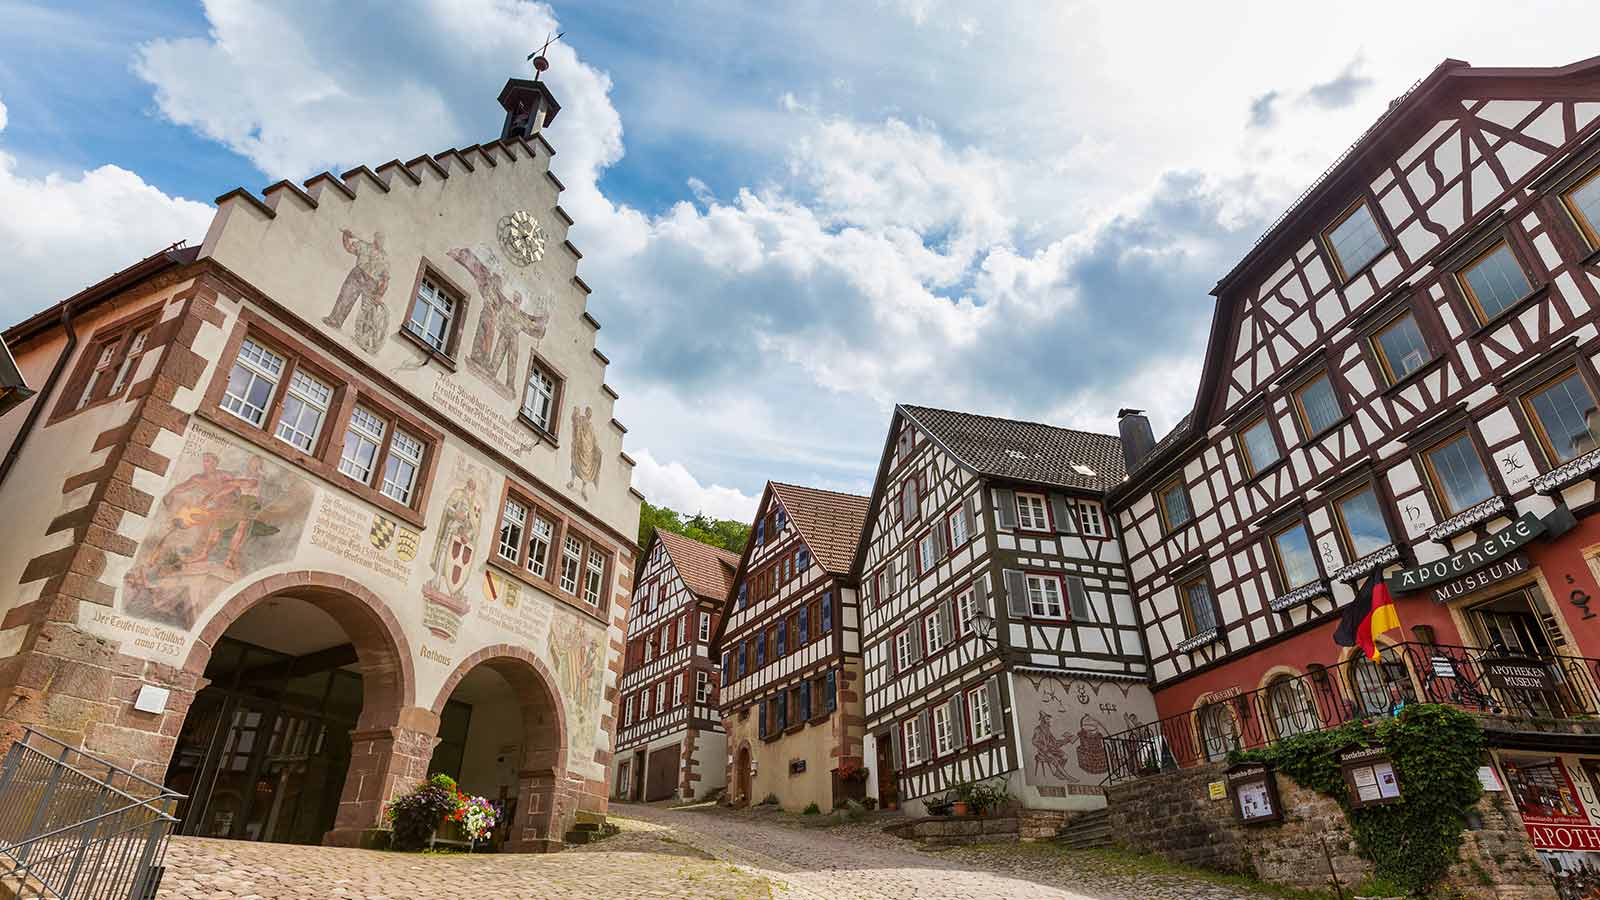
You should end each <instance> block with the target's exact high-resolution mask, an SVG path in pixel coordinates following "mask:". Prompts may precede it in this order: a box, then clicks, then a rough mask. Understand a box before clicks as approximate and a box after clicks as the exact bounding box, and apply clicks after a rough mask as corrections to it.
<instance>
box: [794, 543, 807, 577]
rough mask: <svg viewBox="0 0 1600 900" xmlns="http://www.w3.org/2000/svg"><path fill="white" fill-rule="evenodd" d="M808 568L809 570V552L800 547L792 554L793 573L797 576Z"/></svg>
mask: <svg viewBox="0 0 1600 900" xmlns="http://www.w3.org/2000/svg"><path fill="white" fill-rule="evenodd" d="M809 568H811V551H810V550H808V549H806V548H805V547H801V548H800V549H799V550H796V551H795V552H794V573H795V574H796V575H799V574H800V573H801V572H804V571H805V570H806V569H809Z"/></svg>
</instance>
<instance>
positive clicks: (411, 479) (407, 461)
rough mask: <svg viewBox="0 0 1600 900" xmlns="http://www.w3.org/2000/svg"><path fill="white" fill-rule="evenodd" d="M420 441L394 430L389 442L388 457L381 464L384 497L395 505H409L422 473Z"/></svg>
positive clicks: (397, 429)
mask: <svg viewBox="0 0 1600 900" xmlns="http://www.w3.org/2000/svg"><path fill="white" fill-rule="evenodd" d="M422 452H423V451H422V441H420V440H418V439H417V438H414V437H412V436H411V435H409V434H407V433H406V432H404V431H402V430H400V429H399V428H396V429H395V430H394V439H393V440H392V441H390V442H389V455H388V457H387V458H386V459H385V460H384V464H383V486H382V487H381V488H380V490H382V491H383V493H384V496H386V497H388V498H389V499H390V500H393V501H395V502H396V503H400V504H404V505H406V506H410V505H411V492H412V490H413V489H415V488H416V486H417V473H418V472H420V471H422Z"/></svg>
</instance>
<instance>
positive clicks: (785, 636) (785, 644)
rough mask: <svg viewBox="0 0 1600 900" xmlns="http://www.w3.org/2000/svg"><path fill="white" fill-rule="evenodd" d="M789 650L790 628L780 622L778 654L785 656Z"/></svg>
mask: <svg viewBox="0 0 1600 900" xmlns="http://www.w3.org/2000/svg"><path fill="white" fill-rule="evenodd" d="M788 652H789V629H787V628H785V627H783V623H781V622H780V623H778V655H779V656H784V655H786V654H787V653H788Z"/></svg>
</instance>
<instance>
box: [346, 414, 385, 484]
mask: <svg viewBox="0 0 1600 900" xmlns="http://www.w3.org/2000/svg"><path fill="white" fill-rule="evenodd" d="M387 432H388V423H387V422H385V421H384V420H383V419H382V418H381V417H379V416H378V414H377V413H375V412H373V411H372V410H370V409H367V408H366V407H365V406H357V407H356V408H355V411H354V412H352V413H350V424H349V425H348V426H347V427H346V428H345V430H344V449H343V450H342V451H340V453H339V471H341V472H343V473H344V474H346V475H349V476H350V477H351V478H354V479H355V480H357V481H359V482H361V483H362V484H366V483H367V482H369V481H371V480H372V470H373V467H374V466H376V465H377V463H378V451H379V450H381V449H382V448H383V436H384V435H385V434H386V433H387Z"/></svg>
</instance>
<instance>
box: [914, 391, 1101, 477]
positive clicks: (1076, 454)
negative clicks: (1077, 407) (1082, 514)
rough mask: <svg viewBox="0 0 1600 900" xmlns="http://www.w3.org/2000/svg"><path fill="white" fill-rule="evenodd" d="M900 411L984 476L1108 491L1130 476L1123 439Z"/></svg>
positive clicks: (927, 410) (972, 416) (926, 410)
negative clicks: (1124, 467)
mask: <svg viewBox="0 0 1600 900" xmlns="http://www.w3.org/2000/svg"><path fill="white" fill-rule="evenodd" d="M899 409H900V410H901V411H902V412H904V413H905V415H906V416H907V417H908V418H909V419H911V421H912V422H914V423H916V425H917V427H918V429H919V430H921V431H922V432H923V433H924V434H926V435H927V436H929V437H931V438H932V439H933V440H935V441H937V442H938V443H939V444H940V445H942V446H943V447H944V449H945V450H946V451H948V452H949V453H950V454H951V455H952V456H954V457H955V458H956V459H958V460H960V461H961V462H962V463H963V464H964V465H966V467H967V468H969V469H972V470H973V471H974V472H977V473H978V474H980V475H987V476H990V477H993V478H1010V479H1015V480H1017V481H1027V482H1031V483H1034V484H1045V485H1053V486H1057V487H1067V488H1078V489H1081V490H1089V491H1106V490H1108V489H1110V488H1111V486H1112V485H1115V484H1117V483H1118V482H1120V481H1122V478H1123V476H1124V475H1125V474H1126V472H1125V471H1124V470H1123V462H1122V439H1121V438H1119V437H1117V436H1116V435H1111V434H1095V433H1093V432H1090V431H1075V430H1073V429H1071V428H1058V427H1056V426H1054V425H1045V424H1043V423H1040V422H1023V421H1019V420H1017V419H1000V418H996V417H994V416H980V415H977V414H976V413H964V412H953V411H951V410H947V409H934V408H932V407H928V406H910V405H907V404H901V405H900V407H899ZM1079 467H1082V468H1079ZM1085 469H1087V470H1088V471H1087V472H1085V471H1084V470H1085Z"/></svg>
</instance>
